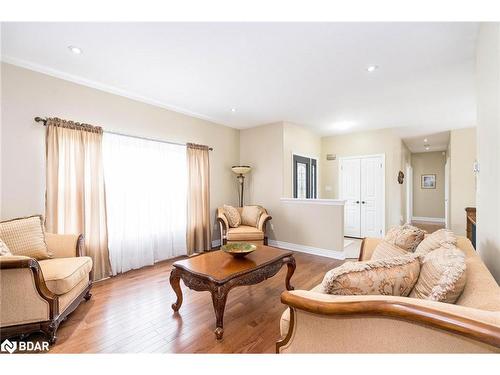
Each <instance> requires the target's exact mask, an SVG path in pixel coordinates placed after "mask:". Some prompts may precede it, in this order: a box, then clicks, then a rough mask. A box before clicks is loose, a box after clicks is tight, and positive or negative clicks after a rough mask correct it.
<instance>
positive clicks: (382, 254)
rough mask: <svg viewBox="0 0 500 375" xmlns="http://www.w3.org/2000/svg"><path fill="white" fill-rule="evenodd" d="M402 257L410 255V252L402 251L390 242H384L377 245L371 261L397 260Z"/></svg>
mask: <svg viewBox="0 0 500 375" xmlns="http://www.w3.org/2000/svg"><path fill="white" fill-rule="evenodd" d="M402 255H408V252H407V251H406V250H403V249H401V248H400V247H397V246H396V245H393V244H392V243H390V242H387V241H385V240H382V241H381V242H380V243H379V244H378V245H377V247H376V248H375V250H373V254H372V257H371V258H370V260H379V259H387V258H395V257H400V256H402Z"/></svg>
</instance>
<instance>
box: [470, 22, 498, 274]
mask: <svg viewBox="0 0 500 375" xmlns="http://www.w3.org/2000/svg"><path fill="white" fill-rule="evenodd" d="M476 67H477V68H476V69H477V71H476V76H477V151H478V161H479V168H480V171H479V174H478V181H477V249H478V251H479V254H480V255H481V257H482V259H483V260H484V262H485V263H486V265H487V267H488V268H489V270H490V271H491V273H492V274H493V276H495V279H496V280H497V282H500V198H499V192H500V181H499V180H500V154H499V151H498V149H499V147H500V24H499V23H483V24H481V26H480V29H479V36H478V45H477V61H476Z"/></svg>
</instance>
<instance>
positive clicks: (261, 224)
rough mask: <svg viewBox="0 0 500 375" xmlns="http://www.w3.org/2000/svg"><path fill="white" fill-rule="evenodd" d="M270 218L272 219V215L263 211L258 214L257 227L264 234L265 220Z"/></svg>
mask: <svg viewBox="0 0 500 375" xmlns="http://www.w3.org/2000/svg"><path fill="white" fill-rule="evenodd" d="M271 219H272V216H270V215H268V214H267V213H265V212H264V213H263V214H262V215H260V218H259V223H258V224H257V228H258V229H259V230H261V231H262V232H264V235H265V234H266V225H267V222H268V221H269V220H271Z"/></svg>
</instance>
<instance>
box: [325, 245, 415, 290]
mask: <svg viewBox="0 0 500 375" xmlns="http://www.w3.org/2000/svg"><path fill="white" fill-rule="evenodd" d="M419 272H420V262H419V260H418V258H417V257H416V256H414V255H413V254H410V255H405V256H401V257H397V258H389V259H379V260H369V261H366V262H347V263H344V264H343V265H341V266H340V267H337V268H334V269H333V270H331V271H328V272H327V273H326V275H325V277H324V279H323V282H322V289H323V292H324V293H328V294H338V295H374V294H378V295H389V296H404V297H406V296H408V294H409V293H410V292H411V290H412V289H413V286H414V285H415V283H416V282H417V279H418V274H419Z"/></svg>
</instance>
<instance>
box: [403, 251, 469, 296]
mask: <svg viewBox="0 0 500 375" xmlns="http://www.w3.org/2000/svg"><path fill="white" fill-rule="evenodd" d="M465 270H466V265H465V254H464V253H463V252H462V251H461V250H459V249H458V248H456V247H454V246H453V247H451V245H449V244H448V247H440V248H439V249H436V250H433V251H431V252H430V253H428V254H427V255H425V256H423V258H422V267H421V270H420V276H419V278H418V281H417V283H416V284H415V287H414V288H413V290H412V291H411V293H410V297H412V298H420V299H427V300H431V301H439V302H447V303H455V302H456V301H457V299H458V297H460V294H461V293H462V291H463V290H464V288H465V282H466V272H465Z"/></svg>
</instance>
